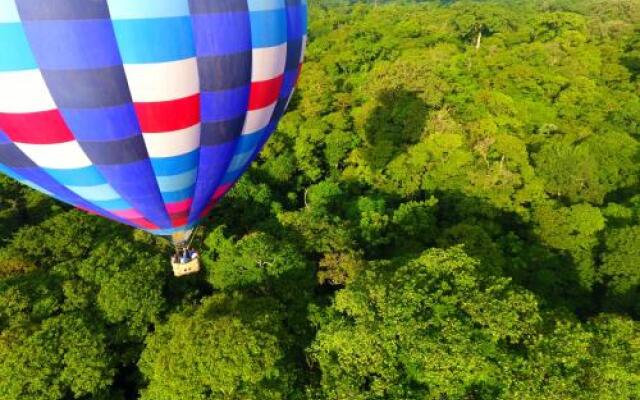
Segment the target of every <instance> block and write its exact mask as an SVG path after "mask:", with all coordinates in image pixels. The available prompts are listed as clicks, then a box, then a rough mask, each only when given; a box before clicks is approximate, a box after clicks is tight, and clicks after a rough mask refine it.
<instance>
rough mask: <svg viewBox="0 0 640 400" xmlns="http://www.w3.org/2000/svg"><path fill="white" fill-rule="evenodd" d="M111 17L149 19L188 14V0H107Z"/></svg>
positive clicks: (114, 18)
mask: <svg viewBox="0 0 640 400" xmlns="http://www.w3.org/2000/svg"><path fill="white" fill-rule="evenodd" d="M108 4H109V13H110V14H111V19H112V20H116V19H135V18H140V19H149V18H167V17H182V16H185V15H189V1H188V0H108Z"/></svg>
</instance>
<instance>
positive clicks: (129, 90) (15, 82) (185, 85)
mask: <svg viewBox="0 0 640 400" xmlns="http://www.w3.org/2000/svg"><path fill="white" fill-rule="evenodd" d="M306 18H307V4H306V0H191V1H188V0H136V1H131V0H92V1H87V0H47V1H41V0H0V172H3V173H5V174H7V175H9V176H11V177H12V178H14V179H17V180H19V181H21V182H23V183H25V184H27V185H29V186H31V187H33V188H35V189H37V190H40V191H42V192H43V193H46V194H47V195H50V196H52V197H55V198H57V199H59V200H61V201H64V202H67V203H69V204H72V205H73V206H75V207H78V208H80V209H83V210H86V211H88V212H91V213H94V214H97V215H101V216H104V217H106V218H110V219H113V220H116V221H119V222H121V223H125V224H128V225H131V226H134V227H137V228H140V229H145V230H148V231H150V232H152V233H155V234H163V235H168V234H171V233H174V232H179V231H182V230H186V229H189V228H191V227H193V226H194V225H195V224H196V223H197V222H198V220H199V219H200V218H202V217H204V216H205V215H206V214H207V213H208V212H209V210H210V209H211V208H212V206H213V205H214V204H215V203H216V201H218V200H219V199H220V198H221V197H222V196H224V194H225V193H226V192H227V191H228V190H229V189H230V188H231V187H232V185H233V184H234V183H235V182H236V181H237V179H238V178H239V177H240V176H241V175H242V173H243V172H244V171H245V170H246V169H247V167H248V166H249V164H250V163H251V162H252V161H253V159H254V158H255V157H256V155H257V154H258V152H259V151H260V149H261V148H262V146H263V145H264V143H265V141H266V140H267V139H268V138H269V136H270V135H271V133H272V132H273V131H274V129H275V127H276V125H277V123H278V121H279V119H280V118H281V117H282V115H283V113H284V111H285V109H286V107H287V104H288V102H289V100H290V98H291V95H292V92H293V89H294V86H295V84H296V81H297V79H298V76H299V72H300V68H301V64H302V56H303V53H304V46H305V43H306Z"/></svg>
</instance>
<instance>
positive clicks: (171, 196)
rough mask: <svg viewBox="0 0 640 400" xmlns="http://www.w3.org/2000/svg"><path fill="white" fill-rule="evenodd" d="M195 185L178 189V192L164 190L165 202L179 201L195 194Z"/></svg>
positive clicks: (163, 197)
mask: <svg viewBox="0 0 640 400" xmlns="http://www.w3.org/2000/svg"><path fill="white" fill-rule="evenodd" d="M195 186H196V185H193V186H190V187H188V188H186V189H184V190H178V191H176V192H162V193H161V194H162V200H164V202H165V203H177V202H179V201H182V200H186V199H188V198H190V197H192V196H193V192H194V190H195Z"/></svg>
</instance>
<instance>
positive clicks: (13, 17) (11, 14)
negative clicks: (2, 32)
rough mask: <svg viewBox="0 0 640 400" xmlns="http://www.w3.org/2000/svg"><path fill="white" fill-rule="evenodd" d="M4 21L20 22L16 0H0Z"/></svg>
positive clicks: (0, 14) (1, 19) (1, 20)
mask: <svg viewBox="0 0 640 400" xmlns="http://www.w3.org/2000/svg"><path fill="white" fill-rule="evenodd" d="M2 22H20V15H18V9H17V8H16V3H15V1H14V0H0V23H2Z"/></svg>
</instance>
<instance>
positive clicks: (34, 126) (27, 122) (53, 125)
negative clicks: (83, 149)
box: [0, 110, 74, 144]
mask: <svg viewBox="0 0 640 400" xmlns="http://www.w3.org/2000/svg"><path fill="white" fill-rule="evenodd" d="M0 130H2V131H4V133H6V134H7V136H8V137H9V139H11V140H12V141H13V142H18V143H29V144H52V143H64V142H69V141H71V140H74V137H73V133H71V131H70V130H69V128H68V127H67V124H65V122H64V120H63V119H62V116H61V115H60V111H58V110H49V111H39V112H34V113H26V114H5V113H0Z"/></svg>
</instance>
